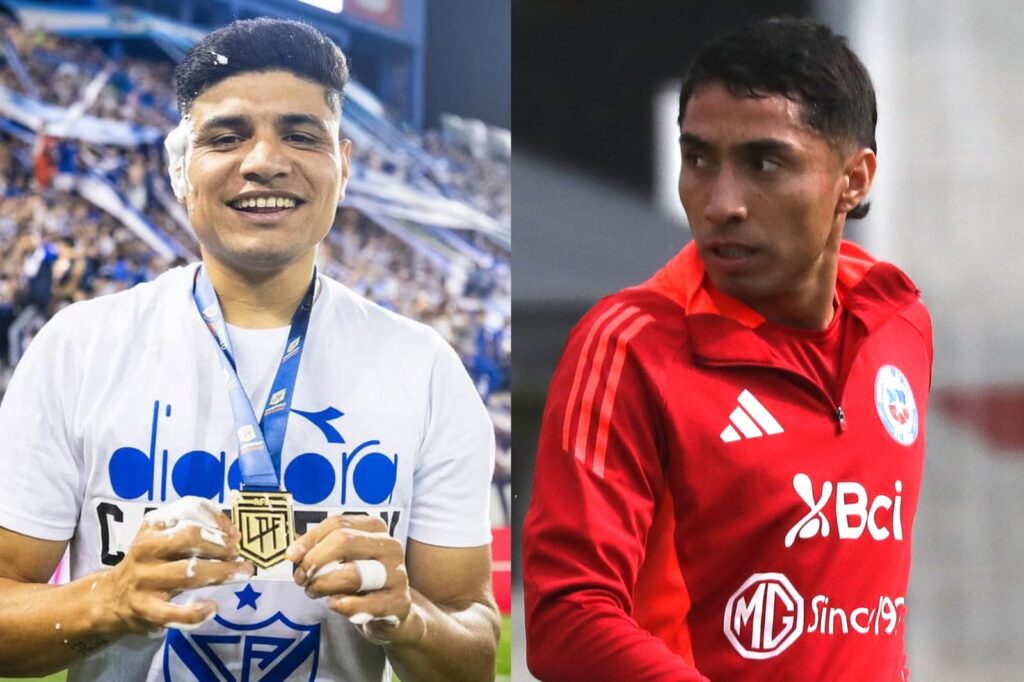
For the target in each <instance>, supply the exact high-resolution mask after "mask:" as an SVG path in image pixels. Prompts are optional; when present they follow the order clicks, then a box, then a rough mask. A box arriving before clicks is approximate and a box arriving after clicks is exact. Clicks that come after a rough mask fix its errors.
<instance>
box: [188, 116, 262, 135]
mask: <svg viewBox="0 0 1024 682" xmlns="http://www.w3.org/2000/svg"><path fill="white" fill-rule="evenodd" d="M251 126H252V122H251V121H250V120H249V117H248V116H238V115H231V116H214V117H212V118H208V119H206V120H205V121H204V122H203V125H202V126H200V127H199V134H200V135H202V134H205V133H208V132H209V131H211V130H213V129H214V128H228V129H230V130H240V129H242V128H249V127H251Z"/></svg>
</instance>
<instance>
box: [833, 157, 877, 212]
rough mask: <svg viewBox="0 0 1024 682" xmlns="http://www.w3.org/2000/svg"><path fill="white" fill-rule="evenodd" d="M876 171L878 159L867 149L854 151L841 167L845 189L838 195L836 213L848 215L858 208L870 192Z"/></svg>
mask: <svg viewBox="0 0 1024 682" xmlns="http://www.w3.org/2000/svg"><path fill="white" fill-rule="evenodd" d="M877 169H878V157H877V156H876V155H875V152H873V151H872V150H871V149H869V148H868V147H863V148H861V149H858V150H857V151H855V152H854V153H853V154H852V155H851V156H850V157H849V158H848V159H847V160H846V163H845V164H844V165H843V175H844V176H845V182H846V187H845V188H844V189H843V191H842V192H840V193H839V202H838V203H837V204H836V213H849V212H850V211H852V210H853V209H855V208H856V207H857V206H859V205H860V204H861V203H862V202H863V201H864V200H865V199H866V198H867V196H868V192H870V191H871V185H872V184H873V183H874V181H875V171H876V170H877Z"/></svg>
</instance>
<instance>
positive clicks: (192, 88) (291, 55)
mask: <svg viewBox="0 0 1024 682" xmlns="http://www.w3.org/2000/svg"><path fill="white" fill-rule="evenodd" d="M266 71H290V72H291V73H293V74H295V75H296V76H298V77H300V78H305V79H306V80H310V81H313V82H314V83H319V84H320V85H323V86H324V88H325V90H326V93H325V94H326V97H327V103H328V104H329V105H330V106H331V109H332V110H335V111H339V112H340V111H341V102H342V96H343V92H344V89H345V84H346V83H347V82H348V63H347V60H346V59H345V55H344V54H343V53H342V51H341V50H340V49H339V48H338V46H337V45H335V44H334V43H333V42H332V41H331V39H330V38H328V37H327V36H326V35H324V34H323V33H321V32H320V31H318V30H317V29H315V28H313V27H312V26H310V25H309V24H303V23H301V22H298V21H289V20H285V19H268V18H266V17H260V18H259V19H245V20H241V21H235V22H233V23H231V24H228V25H227V26H225V27H224V28H220V29H217V30H216V31H214V32H213V33H211V34H209V35H207V36H206V37H204V38H203V39H202V40H200V41H199V42H198V43H196V44H195V45H193V46H192V49H190V50H189V51H188V54H186V55H185V59H184V60H182V62H181V63H180V64H178V66H177V68H175V70H174V83H175V87H176V89H177V94H178V111H179V112H180V113H181V115H182V116H184V115H185V114H187V113H188V112H189V111H191V109H192V102H193V101H194V100H195V98H196V97H198V96H199V95H201V94H202V93H203V92H204V91H205V90H206V89H207V88H209V87H211V86H213V85H215V84H217V83H219V82H220V81H222V80H224V79H225V78H230V77H231V76H237V75H238V74H240V73H248V72H266Z"/></svg>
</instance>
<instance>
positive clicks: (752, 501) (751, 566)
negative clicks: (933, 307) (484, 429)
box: [523, 20, 932, 682]
mask: <svg viewBox="0 0 1024 682" xmlns="http://www.w3.org/2000/svg"><path fill="white" fill-rule="evenodd" d="M876 120H877V113H876V107H875V95H874V90H873V87H872V85H871V81H870V78H869V76H868V74H867V72H866V71H865V69H864V66H863V65H862V64H861V62H860V61H859V60H858V59H857V57H856V56H855V55H854V54H853V52H852V51H851V50H850V49H849V47H848V45H847V43H846V41H845V39H843V38H842V37H839V36H836V35H834V34H833V33H832V32H831V31H830V30H829V29H828V28H826V27H824V26H822V25H819V24H816V23H813V22H810V21H807V20H772V21H766V22H759V23H756V24H753V25H751V26H748V27H746V28H744V29H741V30H740V31H738V32H736V33H733V34H731V35H728V36H725V37H723V38H720V39H719V40H717V41H715V42H714V43H712V44H711V45H709V46H708V47H707V48H705V50H704V51H703V52H702V53H701V54H700V55H699V56H698V58H697V59H696V61H695V63H694V65H693V66H692V67H691V69H690V72H689V74H688V75H687V77H686V80H685V82H684V85H683V88H682V93H681V95H680V128H681V137H680V140H681V147H682V155H683V169H682V172H681V174H680V180H679V195H680V198H681V199H682V202H683V207H684V208H685V210H686V214H687V216H688V218H689V222H690V228H691V230H692V233H693V240H694V241H693V243H691V244H689V245H687V246H686V247H685V248H683V250H682V251H681V252H680V253H679V254H678V255H676V256H675V258H673V259H672V260H671V261H670V262H669V263H668V264H667V265H666V266H665V267H664V268H663V269H662V270H661V271H660V272H658V273H657V274H655V275H654V277H653V278H651V279H650V280H649V281H647V282H646V283H644V284H642V285H640V286H637V287H633V288H630V289H626V290H624V291H621V292H619V293H617V294H615V295H613V296H610V297H608V298H606V299H604V300H602V301H601V302H599V303H598V304H597V305H596V306H595V307H594V309H593V310H591V311H590V312H589V313H588V314H587V315H586V316H585V317H584V318H583V320H582V321H581V322H580V323H579V325H578V326H577V327H576V328H575V330H574V331H573V332H572V334H571V336H570V338H569V341H568V344H567V347H566V350H565V354H564V356H563V357H562V360H561V362H560V364H559V367H558V370H557V372H556V374H555V376H554V379H553V380H552V383H551V388H550V393H549V396H548V403H547V408H546V411H545V415H544V425H543V428H542V432H541V437H540V444H539V448H538V454H537V467H536V478H535V481H534V488H533V497H532V503H531V508H530V511H529V513H528V515H527V519H526V525H525V528H524V537H523V550H524V581H525V590H526V619H527V623H526V626H527V627H526V632H527V657H528V662H529V666H530V669H531V670H532V671H533V673H534V674H535V675H537V676H538V677H540V678H541V679H543V680H557V681H559V682H566V681H571V680H587V682H594V681H598V680H630V681H631V682H637V681H641V680H658V681H659V682H664V681H674V680H707V679H711V680H715V681H717V680H886V681H890V680H902V679H904V676H905V675H906V654H905V648H904V641H903V640H904V636H903V635H904V618H905V614H906V608H907V604H906V600H905V594H906V588H907V580H908V578H909V574H910V547H911V531H912V527H913V519H914V512H915V509H916V507H917V500H918V494H919V491H920V482H921V471H922V466H923V463H924V427H925V412H926V408H927V402H928V391H929V388H930V384H931V364H932V341H931V326H930V321H929V316H928V312H927V310H926V309H925V307H924V305H923V304H922V303H921V301H920V298H919V292H918V291H917V289H916V287H915V286H914V284H913V283H912V282H911V281H910V280H909V279H908V278H907V277H906V275H904V274H903V273H902V272H900V271H899V270H898V269H896V268H895V267H894V266H892V265H890V264H888V263H882V262H876V261H875V260H873V259H872V258H871V257H870V256H868V255H867V254H866V253H864V252H863V251H861V250H860V249H859V248H857V247H856V246H854V245H852V244H850V243H848V242H844V241H843V240H842V235H843V228H844V225H845V223H846V220H847V219H848V218H851V219H852V218H860V217H863V216H864V215H865V214H866V213H867V209H868V205H867V204H866V203H865V201H864V200H865V198H866V196H867V194H868V191H869V189H870V188H871V183H872V180H873V179H874V176H875V168H876V156H875V152H876V145H875V123H876Z"/></svg>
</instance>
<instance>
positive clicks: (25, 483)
mask: <svg viewBox="0 0 1024 682" xmlns="http://www.w3.org/2000/svg"><path fill="white" fill-rule="evenodd" d="M346 79H347V68H346V65H345V58H344V56H343V55H342V54H341V52H340V51H339V50H338V49H337V47H335V46H334V45H333V43H331V42H330V41H329V39H327V38H326V37H325V36H323V35H322V34H320V33H319V32H317V31H316V30H315V29H312V28H311V27H309V26H305V25H303V24H298V23H295V22H283V21H272V20H265V19H260V20H252V21H240V22H236V23H234V24H232V25H231V26H228V27H227V28H224V29H221V30H219V31H217V32H215V33H213V34H210V35H209V36H208V37H206V38H205V39H204V40H202V41H201V42H200V43H198V44H197V45H196V46H195V47H194V48H193V49H192V50H191V51H190V52H189V54H188V56H187V57H186V59H185V60H184V61H183V62H182V64H181V65H180V66H179V67H178V70H177V73H176V81H177V87H178V100H179V108H180V110H181V114H182V124H181V126H179V128H178V129H177V130H176V131H175V132H173V133H172V134H171V135H170V136H169V138H168V142H167V147H168V150H169V152H170V156H171V168H170V171H171V177H172V184H173V185H174V189H175V192H176V193H177V194H178V196H179V199H180V200H182V201H183V202H184V203H185V205H186V206H187V209H188V213H189V216H190V218H191V221H192V224H193V226H194V227H195V231H196V234H197V236H198V238H199V242H200V245H201V251H202V257H203V262H202V263H201V264H198V265H193V266H190V267H185V268H177V269H175V270H171V271H170V272H168V273H166V274H164V275H163V276H161V277H159V278H158V279H157V280H155V281H154V282H151V283H148V284H143V285H139V286H137V287H135V288H134V289H131V290H129V291H127V292H124V293H122V294H117V295H113V296H109V297H102V298H98V299H94V300H92V301H88V302H85V303H80V304H76V305H73V306H71V307H69V308H67V309H65V310H64V311H62V312H61V313H59V314H58V315H57V316H55V317H54V318H53V320H52V321H51V322H50V323H49V324H48V325H47V326H46V327H45V328H44V329H43V330H42V331H41V332H40V333H39V335H38V336H37V337H36V339H35V340H34V341H33V343H32V344H31V346H30V347H29V349H28V351H27V352H26V354H25V356H24V358H23V359H22V361H21V364H20V365H19V367H18V369H17V371H16V372H15V375H14V377H13V379H12V381H11V384H10V387H9V390H8V392H7V395H6V397H5V399H4V402H3V404H2V406H0V471H2V472H3V475H4V481H5V483H6V486H5V492H4V494H3V495H0V675H41V674H46V673H49V672H51V671H54V670H59V669H61V668H63V667H65V666H69V667H70V676H69V679H71V680H142V679H146V680H192V679H202V680H236V679H250V680H286V679H287V680H381V679H388V680H389V679H390V677H389V676H390V668H391V666H393V667H394V669H395V671H396V672H397V673H398V675H399V676H400V677H401V678H402V679H403V680H404V682H412V681H413V680H449V679H492V678H493V675H494V656H495V650H496V645H497V640H498V632H499V618H498V614H497V610H496V607H495V605H494V601H493V598H492V596H491V590H490V548H489V543H490V526H489V522H488V508H489V507H488V494H489V482H490V476H491V469H492V466H493V451H494V435H493V429H492V427H491V424H490V421H489V419H488V417H487V414H486V411H485V410H484V408H483V405H482V404H481V403H480V400H479V398H478V397H477V395H476V391H475V389H474V387H473V385H472V383H471V381H470V380H469V377H468V376H467V374H466V372H465V370H464V368H463V367H462V365H461V363H460V362H459V360H458V357H457V356H456V354H455V353H454V351H453V350H452V349H451V348H450V347H449V346H448V344H447V343H445V342H444V341H443V340H442V339H441V338H440V337H439V336H438V335H437V334H436V333H435V332H433V331H432V330H431V329H429V328H428V327H426V326H424V325H420V324H418V323H414V322H411V321H408V320H405V319H403V318H401V317H399V316H397V315H394V314H392V313H390V312H387V311H385V310H383V309H381V308H379V307H377V306H375V305H373V304H372V303H370V302H368V301H366V300H364V299H362V298H360V297H358V296H357V295H355V294H354V293H353V292H351V291H350V290H349V289H347V288H346V287H344V286H342V285H341V284H338V283H337V282H333V281H331V280H328V279H327V278H325V277H322V276H316V275H315V274H314V273H315V270H314V260H315V256H316V250H317V245H318V244H319V242H320V241H321V240H322V239H323V238H324V236H325V235H326V233H327V231H328V230H329V229H330V226H331V224H332V221H333V218H334V213H335V210H336V207H337V204H338V202H339V201H340V200H341V198H342V197H343V194H344V189H345V183H346V181H347V178H348V173H349V142H348V141H347V140H341V141H339V124H340V116H341V91H342V88H343V86H344V84H345V81H346ZM300 359H301V363H300ZM264 406H265V407H264ZM285 427H286V428H285ZM266 476H269V477H270V485H267V480H266V478H265V477H266ZM239 488H241V490H242V495H241V496H240V495H239V493H238V492H237V491H238V490H239ZM233 503H234V504H235V505H236V507H235V508H234V509H232V504H233ZM289 506H290V508H291V510H292V511H289V510H288V509H287V507H289ZM232 518H233V519H234V520H235V522H234V523H232V521H231V519H232ZM239 528H240V529H241V533H240V532H239ZM289 533H290V534H289ZM69 544H70V550H71V578H72V579H71V582H70V583H68V584H67V585H63V586H59V587H58V586H51V585H47V584H46V582H47V579H48V578H49V576H50V574H51V573H52V572H53V570H54V567H55V566H56V565H57V563H58V561H59V560H60V557H61V555H62V554H63V553H64V551H65V548H66V547H67V546H68V545H69Z"/></svg>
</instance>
